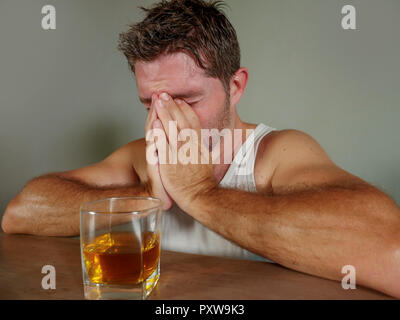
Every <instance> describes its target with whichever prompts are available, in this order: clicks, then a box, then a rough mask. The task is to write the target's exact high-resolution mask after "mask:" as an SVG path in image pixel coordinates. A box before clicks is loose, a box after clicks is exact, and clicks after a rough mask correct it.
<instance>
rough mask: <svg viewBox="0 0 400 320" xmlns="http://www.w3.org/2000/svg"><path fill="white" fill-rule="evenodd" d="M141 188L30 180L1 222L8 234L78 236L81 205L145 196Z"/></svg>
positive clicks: (53, 179) (46, 178)
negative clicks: (124, 197)
mask: <svg viewBox="0 0 400 320" xmlns="http://www.w3.org/2000/svg"><path fill="white" fill-rule="evenodd" d="M148 195H149V193H148V191H147V190H146V188H145V187H143V186H133V187H112V186H110V187H93V186H89V185H87V184H84V183H82V182H79V181H75V180H71V179H65V178H62V177H59V176H57V175H46V176H42V177H39V178H36V179H33V180H32V181H30V182H29V183H28V184H27V185H26V186H25V187H24V189H23V190H22V191H21V192H20V193H19V194H18V195H17V197H15V198H14V199H13V200H12V201H11V202H10V203H9V205H8V207H7V209H6V211H5V213H4V216H3V221H2V227H3V230H4V231H6V232H8V233H25V234H33V235H42V236H75V235H78V234H79V208H80V206H81V204H82V203H85V202H88V201H94V200H97V199H102V198H110V197H117V196H118V197H123V196H148Z"/></svg>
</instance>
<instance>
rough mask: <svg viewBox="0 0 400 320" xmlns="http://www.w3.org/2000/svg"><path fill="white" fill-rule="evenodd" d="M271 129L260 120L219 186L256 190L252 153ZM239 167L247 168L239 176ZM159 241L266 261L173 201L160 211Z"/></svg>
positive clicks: (175, 247) (173, 247)
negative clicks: (161, 220) (183, 209)
mask: <svg viewBox="0 0 400 320" xmlns="http://www.w3.org/2000/svg"><path fill="white" fill-rule="evenodd" d="M274 130H276V129H275V128H271V127H269V126H267V125H265V124H262V123H261V124H259V125H258V126H257V127H256V128H255V129H254V131H253V132H252V133H251V134H250V135H249V136H248V138H247V139H246V141H245V142H244V143H243V144H242V146H241V147H240V149H239V150H238V152H237V153H236V155H235V157H234V159H233V161H232V163H231V165H230V166H229V169H228V171H227V172H226V174H225V176H224V178H223V179H222V180H221V182H220V183H219V185H220V186H222V187H229V188H235V189H240V190H244V191H248V192H256V191H257V188H256V182H255V178H254V162H255V156H252V155H256V154H257V150H258V146H259V144H260V142H261V140H262V138H264V137H265V136H266V135H267V134H268V133H270V132H271V131H274ZM252 146H254V149H253V148H252ZM239 168H240V169H241V170H246V171H241V174H240V175H238V174H237V172H238V171H237V170H238V169H239ZM243 173H246V174H243ZM161 243H162V245H161V246H162V249H164V250H171V251H177V252H185V253H194V254H204V255H209V256H222V257H231V258H239V259H250V260H262V261H269V260H268V259H265V258H263V257H261V256H258V255H256V254H254V253H252V252H250V251H248V250H246V249H244V248H242V247H240V246H238V245H237V244H235V243H233V242H231V241H229V240H227V239H225V238H224V237H222V236H221V235H219V234H217V233H216V232H214V231H212V230H210V229H208V228H207V227H205V226H204V225H202V224H201V223H200V222H198V221H197V220H195V219H194V218H192V217H191V216H190V215H188V214H186V213H185V212H184V211H182V210H181V209H180V208H179V207H178V206H177V205H176V204H174V205H173V206H172V207H171V209H170V210H168V211H165V212H164V213H163V223H162V240H161Z"/></svg>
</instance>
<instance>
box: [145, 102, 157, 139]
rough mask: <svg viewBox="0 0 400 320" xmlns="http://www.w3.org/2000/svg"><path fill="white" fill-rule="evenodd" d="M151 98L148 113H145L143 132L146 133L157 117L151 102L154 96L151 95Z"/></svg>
mask: <svg viewBox="0 0 400 320" xmlns="http://www.w3.org/2000/svg"><path fill="white" fill-rule="evenodd" d="M151 98H152V103H151V106H150V109H149V114H148V115H147V119H146V124H145V132H146V133H147V132H148V131H149V130H150V129H151V128H152V126H153V122H154V120H156V119H157V112H156V110H155V107H154V103H153V101H154V100H155V98H156V96H155V95H153V96H152V97H151Z"/></svg>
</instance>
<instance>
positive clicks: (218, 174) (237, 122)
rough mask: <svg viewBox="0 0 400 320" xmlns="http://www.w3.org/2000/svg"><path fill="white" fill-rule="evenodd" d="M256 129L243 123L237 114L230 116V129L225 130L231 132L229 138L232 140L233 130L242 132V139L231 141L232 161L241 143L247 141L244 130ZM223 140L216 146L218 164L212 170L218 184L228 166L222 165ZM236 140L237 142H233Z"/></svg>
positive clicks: (254, 126)
mask: <svg viewBox="0 0 400 320" xmlns="http://www.w3.org/2000/svg"><path fill="white" fill-rule="evenodd" d="M256 127H257V125H256V124H251V123H246V122H243V121H242V120H241V119H240V118H239V116H238V114H237V113H236V112H234V114H233V116H232V122H231V127H230V128H227V129H229V130H230V131H231V136H232V138H233V137H234V134H233V132H234V131H233V130H235V129H239V130H241V131H242V139H232V140H233V141H232V143H233V145H232V147H233V148H232V158H231V159H232V160H233V159H234V158H235V156H236V154H237V152H238V151H239V149H240V147H241V146H242V145H243V143H244V142H245V141H246V139H247V136H248V135H247V132H246V130H254V129H255V128H256ZM224 140H225V139H221V143H220V145H219V146H218V148H219V152H220V155H219V159H220V161H219V163H217V164H213V170H214V177H215V179H216V181H217V182H218V183H219V182H221V180H222V179H223V177H224V176H225V174H226V172H227V171H228V169H229V167H230V164H225V163H224V142H225V141H224ZM235 140H238V141H235Z"/></svg>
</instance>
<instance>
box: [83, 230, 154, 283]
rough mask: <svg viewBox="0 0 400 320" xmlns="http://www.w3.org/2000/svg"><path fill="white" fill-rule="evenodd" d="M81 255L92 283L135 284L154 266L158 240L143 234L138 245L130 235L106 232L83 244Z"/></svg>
mask: <svg viewBox="0 0 400 320" xmlns="http://www.w3.org/2000/svg"><path fill="white" fill-rule="evenodd" d="M83 256H84V260H85V266H86V272H87V275H88V277H89V280H90V281H91V282H92V283H97V284H118V285H131V284H138V283H140V282H142V281H144V280H146V279H147V278H148V277H149V276H150V275H151V274H152V273H153V272H154V271H155V270H156V269H157V267H158V261H159V259H160V237H159V235H157V234H155V233H153V232H144V233H143V234H142V245H141V244H140V241H139V239H138V238H137V237H136V235H134V234H132V233H129V232H111V233H106V234H103V235H101V236H99V237H96V238H95V239H94V240H93V242H91V243H89V244H87V245H85V246H84V249H83ZM142 257H143V261H142Z"/></svg>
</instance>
